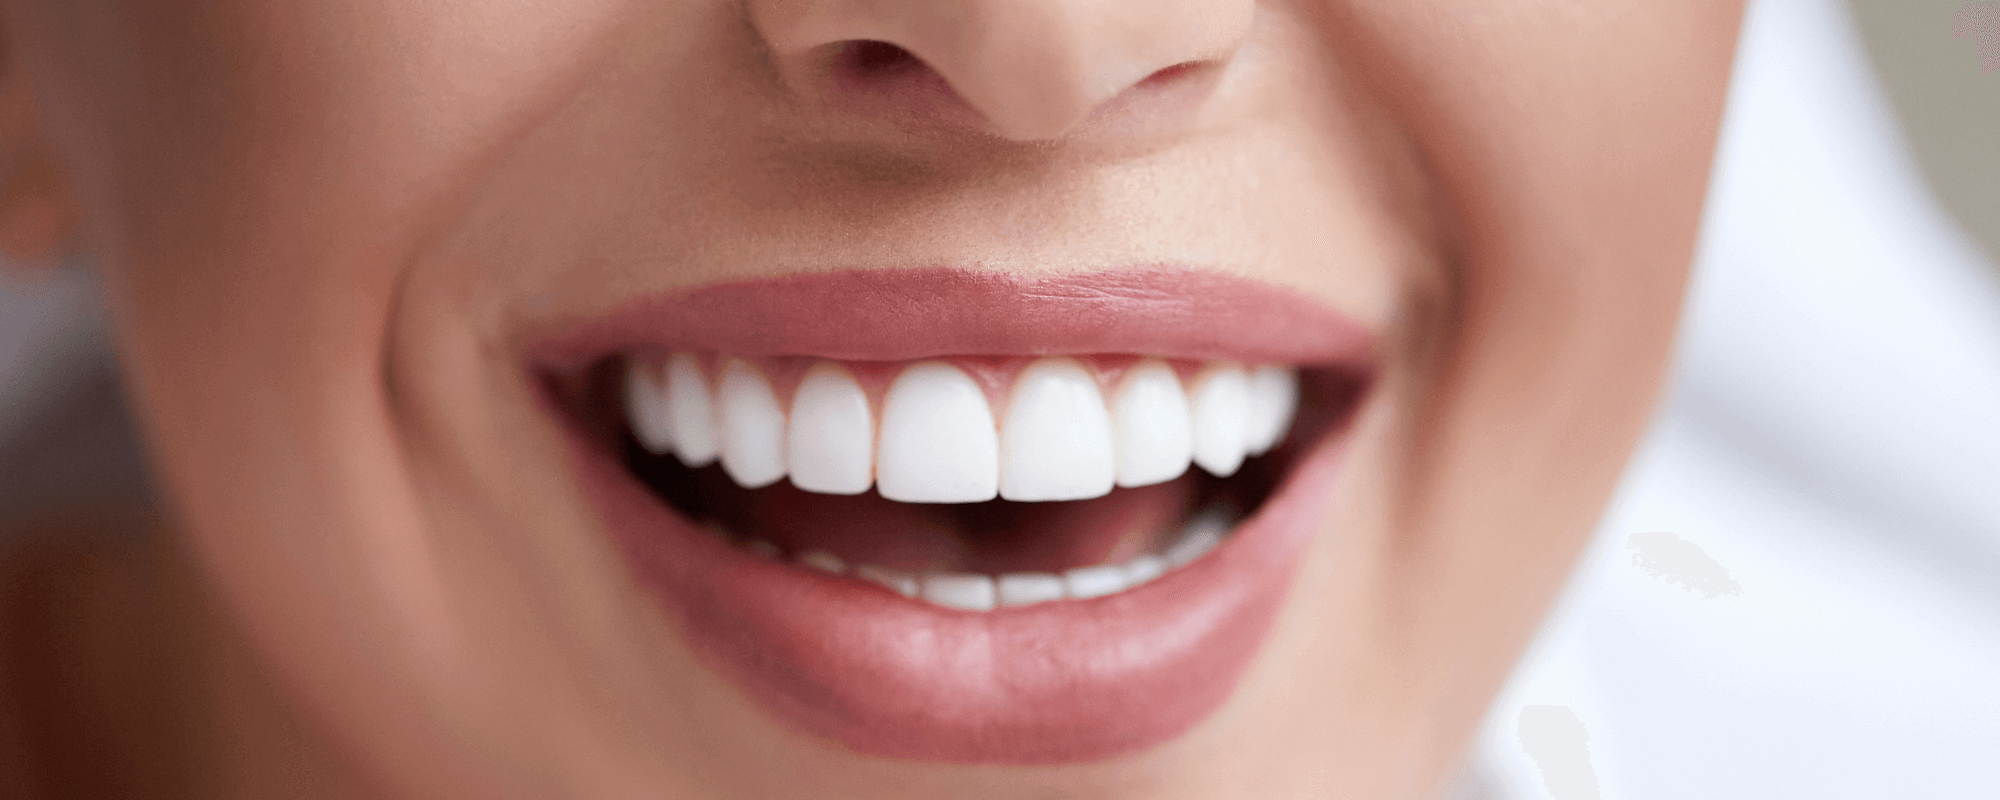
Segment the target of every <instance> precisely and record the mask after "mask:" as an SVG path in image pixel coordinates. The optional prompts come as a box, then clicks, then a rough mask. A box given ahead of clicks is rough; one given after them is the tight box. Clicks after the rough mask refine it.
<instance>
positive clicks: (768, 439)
mask: <svg viewBox="0 0 2000 800" xmlns="http://www.w3.org/2000/svg"><path fill="white" fill-rule="evenodd" d="M718 396H719V399H720V400H721V403H720V405H721V409H720V410H721V412H722V413H721V417H722V470H723V471H724V472H727V473H729V477H730V479H731V480H734V481H736V484H737V485H738V486H742V487H743V488H745V489H755V488H757V487H760V486H769V485H771V484H773V483H776V482H777V481H778V479H779V478H783V477H785V412H784V411H783V410H782V409H780V408H778V398H777V396H776V395H773V394H772V393H771V384H770V382H769V381H766V380H764V375H763V373H760V372H758V371H757V369H756V368H755V367H752V366H750V365H749V364H745V363H743V362H742V361H730V362H729V366H727V367H725V368H723V370H722V389H721V391H720V392H719V393H718Z"/></svg>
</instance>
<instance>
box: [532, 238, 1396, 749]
mask: <svg viewBox="0 0 2000 800" xmlns="http://www.w3.org/2000/svg"><path fill="white" fill-rule="evenodd" d="M885 287H887V288H888V289H891V290H892V291H887V292H885V291H883V290H884V288H885ZM773 309H777V310H778V311H776V312H775V313H774V311H773ZM1370 343H1371V340H1370V337H1369V336H1368V335H1367V334H1366V333H1365V332H1361V331H1359V330H1358V329H1357V328H1356V327H1355V326H1354V325H1353V324H1352V323H1350V322H1348V321H1346V320H1344V319H1341V318H1339V317H1337V316H1335V315H1333V314H1332V313H1331V312H1329V311H1326V310H1324V309H1323V308H1321V307H1320V306H1318V305H1317V304H1314V303H1311V302H1310V301H1306V300H1304V299H1303V298H1300V297H1298V296H1296V295H1294V294H1291V293H1289V292H1285V291H1283V290H1280V289H1277V288H1274V287H1269V286H1266V285H1263V284H1257V283H1254V282H1250V281H1242V280H1238V279H1230V278H1218V277H1213V276H1204V275H1199V274H1195V273H1189V272H1184V271H1158V272H1147V273H1140V274H1137V275H1135V274H1134V273H1131V272H1126V273H1106V274H1101V275H1098V276H1084V277H1081V278H1078V277H1070V278H1064V279H1059V280H1052V279H1043V280H1042V281H1039V282H1030V281H1026V280H1023V279H1016V278H1007V277H1004V276H981V275H977V274H968V273H966V272H963V271H947V270H936V271H930V270H918V271H905V272H896V273H881V272H871V273H835V274H831V275H809V276H798V277H795V278H787V279H778V280H773V281H757V282H747V283H742V284H729V285H723V286H712V287H706V288H704V289H700V290H696V291H693V292H689V293H685V294H682V295H676V296H673V297H667V298H656V299H653V300H650V301H647V302H645V303H643V304H640V305H636V306H634V307H633V308H630V309H626V310H623V311H621V312H620V313H616V314H613V315H612V316H611V317H609V318H607V319H605V320H600V321H598V322H596V323H593V324H588V325H585V326H583V327H582V329H580V330H578V331H573V332H571V333H570V334H569V335H567V336H565V337H563V338H561V339H558V340H554V341H553V342H551V343H545V345H544V346H542V347H540V348H538V350H537V352H538V357H537V360H538V362H539V363H538V365H537V366H538V367H539V368H540V372H541V373H542V376H543V377H544V379H545V383H546V384H547V385H548V386H550V387H551V388H552V390H553V391H551V392H550V396H551V398H552V400H553V402H552V405H554V406H555V407H557V408H558V409H559V411H560V412H561V414H562V416H563V417H564V419H565V420H566V421H567V422H568V423H569V424H568V428H569V430H570V431H571V434H572V436H571V438H572V443H573V445H574V447H573V449H574V450H575V452H576V453H577V460H578V462H579V464H580V467H581V469H580V473H581V477H582V480H583V483H584V486H585V488H586V490H587V492H588V493H589V494H590V495H592V496H593V497H594V499H595V500H596V501H597V503H598V505H599V507H600V509H601V510H602V511H603V513H604V516H605V520H606V523H607V527H608V528H609V529H610V530H611V532H612V534H613V536H614V538H616V539H617V540H618V542H619V544H620V545H622V547H623V549H624V550H625V552H626V553H627V555H628V558H629V559H630V560H631V563H632V566H633V568H634V573H635V574H636V575H637V576H638V579H639V583H640V584H641V585H642V586H643V587H645V588H647V589H649V590H651V592H652V593H653V594H654V595H655V596H656V597H657V598H659V599H660V600H661V601H662V604H663V605H664V606H665V607H666V610H667V611H668V612H669V613H670V615H671V616H673V617H675V618H677V620H678V621H679V622H680V623H681V625H682V630H683V631H684V633H685V634H686V636H687V637H688V639H689V640H690V642H691V644H693V645H694V646H695V648H696V650H697V652H699V653H701V654H703V655H704V656H705V657H706V658H707V660H708V662H709V663H710V664H711V665H713V666H714V667H716V668H717V669H718V671H720V672H721V673H722V674H724V675H725V676H727V677H729V678H731V679H732V680H733V681H734V682H735V683H736V684H737V685H738V686H739V687H741V688H743V689H744V690H746V692H747V693H748V694H749V695H750V696H752V697H753V698H756V699H758V700H760V701H762V702H763V704H764V705H765V706H766V707H767V708H768V709H770V710H772V711H773V712H774V713H775V714H776V715H777V716H778V717H780V718H781V719H783V720H785V721H787V722H790V723H792V724H794V725H795V726H797V727H801V728H803V729H805V730H806V731H808V732H810V733H814V734H817V735H821V736H826V737H830V738H833V739H836V740H838V741H840V742H842V743H843V744H845V745H847V746H848V747H850V748H852V749H855V750H858V751H861V752H865V753H870V754H874V755H881V756H889V757H899V758H915V759H923V760H934V761H947V762H960V763H964V762H976V763H1060V762H1072V761H1080V760H1091V759H1098V758H1103V757H1108V756H1111V755H1115V754H1118V753H1122V752H1129V751H1131V750H1135V749H1139V748H1143V747H1147V746H1151V745H1156V744H1159V743H1162V742H1164V741H1167V740H1169V739H1171V738H1173V737H1174V736H1177V735H1179V734H1180V733H1182V732H1184V731H1185V730H1187V729H1188V728H1190V727H1192V726H1193V725H1194V724H1195V723H1197V722H1199V721H1200V720H1201V719H1203V718H1205V717H1206V716H1208V715H1209V714H1211V713H1213V711H1214V710H1215V709H1216V708H1217V707H1219V706H1220V705H1221V703H1222V701H1223V700H1224V699H1226V698H1227V696H1228V694H1229V693H1230V691H1231V690H1232V689H1233V687H1234V684H1235V681H1236V679H1237V677H1238V676H1239V675H1240V673H1241V671H1242V669H1243V668H1244V667H1245V666H1246V665H1247V663H1248V661H1249V659H1250V658H1251V656H1252V655H1254V653H1255V652H1256V650H1257V649H1258V647H1259V646H1260V645H1261V643H1262V640H1263V638H1264V634H1265V632H1266V630H1268V628H1269V626H1270V623H1271V621H1272V619H1273V618H1274V617H1275V613H1276V610H1277V608H1278V606H1279V605H1280V603H1281V601H1282V598H1283V595H1284V592H1285V589H1286V587H1287V586H1288V584H1289V577H1290V574H1291V572H1292V568H1293V566H1294V565H1295V563H1296V561H1297V558H1298V554H1299V553H1300V552H1302V550H1303V547H1304V544H1305V542H1306V541H1307V540H1309V538H1310V535H1311V531H1312V528H1313V527H1314V526H1315V525H1316V523H1317V521H1318V519H1319V517H1320V516H1321V514H1320V513H1319V511H1320V509H1321V508H1322V507H1323V503H1324V501H1325V499H1326V495H1327V494H1328V493H1329V488H1330V483H1331V477H1332V475H1333V474H1334V472H1335V470H1334V469H1333V466H1334V464H1335V463H1336V462H1337V460H1338V459H1337V456H1338V454H1339V452H1340V450H1341V448H1340V447H1339V444H1340V443H1341V441H1342V440H1343V437H1342V435H1341V434H1342V433H1343V432H1344V431H1345V430H1346V428H1347V422H1348V421H1349V420H1350V418H1351V417H1352V415H1353V413H1354V411H1355V409H1356V407H1357V406H1358V404H1359V402H1360V400H1361V398H1362V396H1363V395H1364V394H1365V389H1366V388H1367V386H1368V383H1369V381H1370V377H1371V369H1370V367H1369V362H1368V360H1367V359H1368V358H1369V351H1370Z"/></svg>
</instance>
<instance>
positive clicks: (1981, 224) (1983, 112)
mask: <svg viewBox="0 0 2000 800" xmlns="http://www.w3.org/2000/svg"><path fill="white" fill-rule="evenodd" d="M1848 5H1849V6H1850V7H1851V8H1853V10H1854V17H1855V20H1856V21H1857V22H1859V23H1860V26H1861V35H1862V38H1863V40H1864V42H1865V43H1866V45H1867V48H1868V55H1869V57H1870V58H1872V59H1873V60H1874V62H1875V69H1876V72H1877V73H1878V74H1880V75H1881V77H1882V82H1883V83H1884V84H1885V85H1886V87H1887V88H1888V90H1889V98H1890V100H1891V101H1892V102H1893V103H1894V104H1895V106H1896V114H1897V116H1899V117H1901V118H1902V122H1903V126H1904V128H1905V132H1906V133H1907V134H1908V136H1909V139H1910V146H1911V148H1912V149H1913V150H1915V151H1916V156H1917V161H1918V163H1919V164H1921V165H1922V166H1923V170H1924V177H1926V178H1928V179H1930V182H1931V186H1932V187H1933V188H1934V189H1935V190H1936V191H1937V194H1938V197H1939V198H1940V199H1942V200H1943V201H1944V204H1945V206H1946V207H1947V208H1949V209H1950V210H1951V213H1952V214H1953V215H1954V216H1956V217H1957V218H1958V222H1959V224H1960V225H1963V226H1964V227H1965V229H1966V231H1967V232H1968V233H1970V234H1972V237H1973V238H1974V239H1976V240H1978V242H1979V244H1980V245H1981V246H1982V247H1984V248H1985V250H1986V256H1987V261H1989V262H1995V263H2000V69H1994V70H1993V71H1991V72H1984V73H1982V72H1981V68H1982V66H1983V65H1982V63H1981V58H1980V53H1979V50H1980V43H1979V42H1977V41H1975V38H1970V37H1969V38H1954V37H1953V35H1952V29H1953V27H1954V23H1959V22H1960V21H1961V20H1963V21H1964V23H1965V24H1964V25H1963V27H1967V28H1972V29H1975V30H1979V31H1984V36H1985V37H1987V38H1988V43H1987V44H1986V47H1987V48H1988V50H1987V52H1988V53H1989V54H1993V57H1992V58H1990V59H1988V60H1991V61H2000V2H1967V0H1849V2H1848ZM1993 66H1995V67H2000V64H1994V65H1993Z"/></svg>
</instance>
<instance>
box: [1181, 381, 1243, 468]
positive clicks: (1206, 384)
mask: <svg viewBox="0 0 2000 800" xmlns="http://www.w3.org/2000/svg"><path fill="white" fill-rule="evenodd" d="M1193 400H1194V402H1193V404H1192V405H1193V406H1194V463H1196V464H1200V465H1201V468H1202V469H1205V470H1208V471H1209V474H1212V475H1215V476H1216V477H1219V478H1226V477H1229V476H1230V475H1234V474H1236V468H1237V467H1240V466H1243V454H1244V441H1243V434H1244V431H1245V428H1246V424H1245V421H1246V419H1247V417H1248V416H1249V413H1250V387H1249V385H1248V381H1246V380H1245V379H1244V377H1243V368H1242V367H1239V366H1236V365H1235V364H1223V365H1219V366H1216V367H1211V368H1209V369H1208V370H1207V371H1206V372H1205V373H1203V374H1202V376H1201V377H1199V378H1197V379H1196V380H1195V387H1194V398H1193Z"/></svg>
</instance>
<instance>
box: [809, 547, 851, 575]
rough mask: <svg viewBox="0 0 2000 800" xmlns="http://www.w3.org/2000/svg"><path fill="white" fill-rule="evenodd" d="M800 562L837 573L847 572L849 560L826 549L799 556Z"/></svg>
mask: <svg viewBox="0 0 2000 800" xmlns="http://www.w3.org/2000/svg"><path fill="white" fill-rule="evenodd" d="M799 563H801V564H804V565H806V566H808V567H812V568H813V569H816V570H821V571H823V572H831V573H833V574H835V575H841V574H845V573H846V572H847V562H845V561H842V560H840V556H837V555H834V554H832V553H829V552H827V551H825V550H813V551H811V552H808V553H806V554H805V555H802V556H799Z"/></svg>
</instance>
